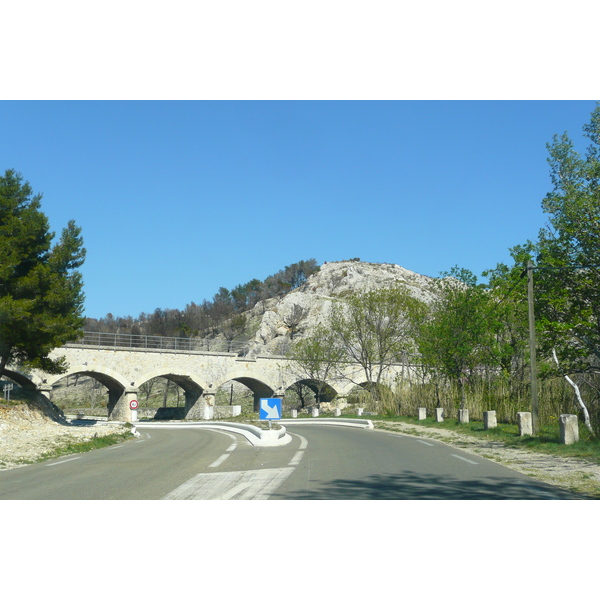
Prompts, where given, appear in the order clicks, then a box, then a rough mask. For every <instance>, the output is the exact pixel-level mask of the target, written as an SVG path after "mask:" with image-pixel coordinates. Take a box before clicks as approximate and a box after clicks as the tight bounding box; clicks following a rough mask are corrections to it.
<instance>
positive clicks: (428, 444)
mask: <svg viewBox="0 0 600 600" xmlns="http://www.w3.org/2000/svg"><path fill="white" fill-rule="evenodd" d="M417 442H419V444H425V445H426V446H433V445H434V444H430V443H429V442H426V441H425V440H417Z"/></svg>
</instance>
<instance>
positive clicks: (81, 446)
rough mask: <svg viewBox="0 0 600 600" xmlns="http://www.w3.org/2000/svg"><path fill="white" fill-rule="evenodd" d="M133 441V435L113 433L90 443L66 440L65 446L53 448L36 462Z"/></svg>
mask: <svg viewBox="0 0 600 600" xmlns="http://www.w3.org/2000/svg"><path fill="white" fill-rule="evenodd" d="M129 439H131V433H130V432H126V433H111V434H109V435H105V436H102V437H93V438H91V439H90V440H88V441H85V442H82V441H75V440H72V441H71V440H66V442H65V443H64V444H61V445H60V446H57V447H56V448H53V449H52V450H50V451H48V452H45V453H44V454H43V455H41V456H40V457H39V459H38V460H36V461H35V462H41V461H44V460H49V459H52V458H58V457H59V456H64V455H67V454H80V453H82V452H90V451H91V450H98V449H99V448H107V447H108V446H114V445H115V444H121V443H122V442H124V441H126V440H129Z"/></svg>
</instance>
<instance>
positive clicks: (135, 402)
mask: <svg viewBox="0 0 600 600" xmlns="http://www.w3.org/2000/svg"><path fill="white" fill-rule="evenodd" d="M138 406H139V402H138V401H137V400H132V401H131V402H130V403H129V408H130V409H131V410H136V408H137V407H138Z"/></svg>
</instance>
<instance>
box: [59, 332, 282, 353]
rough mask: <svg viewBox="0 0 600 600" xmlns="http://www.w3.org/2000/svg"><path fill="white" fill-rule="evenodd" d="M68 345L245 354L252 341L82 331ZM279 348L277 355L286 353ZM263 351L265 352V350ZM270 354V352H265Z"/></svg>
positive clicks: (253, 344)
mask: <svg viewBox="0 0 600 600" xmlns="http://www.w3.org/2000/svg"><path fill="white" fill-rule="evenodd" d="M67 345H68V346H70V345H85V346H103V347H108V348H121V349H122V348H139V349H141V350H144V349H149V350H177V351H181V352H230V353H233V354H237V355H238V356H245V355H247V354H248V352H249V351H250V348H251V346H255V343H254V342H250V341H236V340H224V339H200V338H180V337H163V336H159V335H135V334H130V333H100V332H92V331H84V332H83V336H82V337H80V338H79V339H77V340H74V341H72V342H69V343H68V344H67ZM287 350H288V349H287V348H283V347H282V348H281V350H280V351H279V352H278V353H277V354H278V355H279V356H281V355H285V354H286V353H287ZM265 353H267V352H266V351H265ZM267 354H271V353H267Z"/></svg>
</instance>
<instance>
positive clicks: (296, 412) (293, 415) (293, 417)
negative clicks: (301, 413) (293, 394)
mask: <svg viewBox="0 0 600 600" xmlns="http://www.w3.org/2000/svg"><path fill="white" fill-rule="evenodd" d="M297 418H298V411H297V410H296V409H292V419H297Z"/></svg>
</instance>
